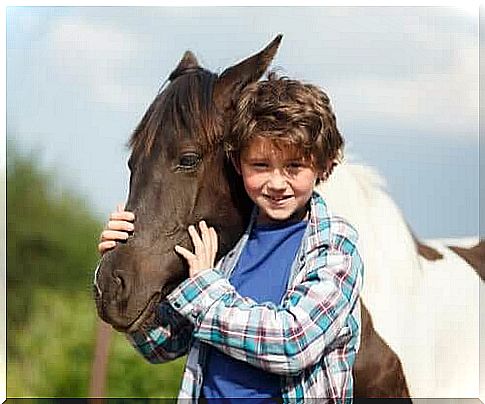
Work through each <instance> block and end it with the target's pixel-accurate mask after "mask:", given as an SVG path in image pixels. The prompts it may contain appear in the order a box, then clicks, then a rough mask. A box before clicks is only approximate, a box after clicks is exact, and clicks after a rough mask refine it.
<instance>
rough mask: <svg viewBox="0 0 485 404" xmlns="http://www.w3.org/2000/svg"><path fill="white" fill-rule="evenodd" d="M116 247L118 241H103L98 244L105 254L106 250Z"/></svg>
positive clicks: (101, 251) (100, 250) (99, 249)
mask: <svg viewBox="0 0 485 404" xmlns="http://www.w3.org/2000/svg"><path fill="white" fill-rule="evenodd" d="M114 247H116V241H103V242H101V243H99V244H98V251H99V252H100V253H101V255H102V254H104V253H105V252H106V251H108V250H110V249H112V248H114Z"/></svg>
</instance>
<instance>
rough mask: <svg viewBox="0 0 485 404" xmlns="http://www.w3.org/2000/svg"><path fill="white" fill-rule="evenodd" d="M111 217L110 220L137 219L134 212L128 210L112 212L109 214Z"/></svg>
mask: <svg viewBox="0 0 485 404" xmlns="http://www.w3.org/2000/svg"><path fill="white" fill-rule="evenodd" d="M109 219H110V220H126V221H128V222H132V221H133V220H135V215H134V214H133V212H128V211H126V210H125V211H123V212H119V211H116V212H112V213H111V214H110V215H109Z"/></svg>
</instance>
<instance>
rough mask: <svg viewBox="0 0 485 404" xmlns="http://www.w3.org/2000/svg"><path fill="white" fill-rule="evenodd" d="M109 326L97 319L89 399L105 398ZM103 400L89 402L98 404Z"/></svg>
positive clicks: (109, 337)
mask: <svg viewBox="0 0 485 404" xmlns="http://www.w3.org/2000/svg"><path fill="white" fill-rule="evenodd" d="M110 339H111V326H110V325H109V324H107V323H105V322H104V321H102V320H101V319H99V318H98V321H97V330H96V347H95V350H94V358H93V365H92V368H91V382H90V385H89V397H90V398H91V399H93V398H99V399H102V398H104V397H106V375H107V371H108V359H109V347H110ZM102 401H103V400H91V402H92V403H98V404H99V403H100V402H102Z"/></svg>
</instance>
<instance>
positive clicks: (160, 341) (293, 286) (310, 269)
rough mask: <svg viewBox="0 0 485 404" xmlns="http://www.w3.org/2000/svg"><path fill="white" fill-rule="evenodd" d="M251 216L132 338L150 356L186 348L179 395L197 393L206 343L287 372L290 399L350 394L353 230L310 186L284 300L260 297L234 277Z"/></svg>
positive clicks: (356, 260) (356, 324) (358, 281)
mask: <svg viewBox="0 0 485 404" xmlns="http://www.w3.org/2000/svg"><path fill="white" fill-rule="evenodd" d="M255 216H256V214H255V212H253V216H252V219H251V222H250V224H249V227H248V229H247V230H246V232H245V234H244V235H243V236H242V238H241V240H240V241H239V242H238V243H237V245H236V246H235V247H234V249H233V250H232V251H231V252H230V253H228V254H227V255H226V256H225V257H224V258H223V259H222V260H221V261H220V262H219V263H218V265H217V266H216V268H214V269H208V270H205V271H203V272H201V273H199V274H197V275H196V276H195V277H193V278H189V279H187V280H185V281H184V282H182V283H181V284H180V285H179V286H178V287H177V288H176V289H175V290H174V291H173V292H172V293H171V294H170V295H168V296H167V299H166V301H164V302H163V303H161V304H160V306H159V310H158V312H157V316H156V318H155V324H153V326H152V327H150V329H149V330H148V331H138V332H135V333H132V334H129V335H128V339H129V340H130V342H131V343H132V344H133V345H134V347H135V348H136V349H138V350H139V351H140V352H141V353H142V354H143V355H144V356H145V358H146V359H147V360H149V361H150V362H152V363H161V362H165V361H168V360H172V359H175V358H177V357H179V356H181V355H184V354H186V353H187V352H188V353H189V355H188V358H187V363H186V367H185V372H184V376H183V379H182V385H181V389H180V394H179V401H181V402H197V399H198V398H199V396H200V392H201V386H202V380H203V369H204V363H205V355H206V348H207V345H206V344H210V345H212V346H215V347H217V348H218V349H220V350H221V351H222V352H224V353H226V354H227V355H230V356H232V357H234V358H236V359H239V360H243V361H245V362H247V363H250V364H251V365H254V366H257V367H259V368H262V369H264V370H266V371H268V372H273V373H276V374H279V375H281V382H282V383H281V392H282V397H283V402H285V403H289V402H291V403H295V402H304V401H305V402H306V401H308V399H309V398H314V399H319V401H318V402H321V401H323V400H322V399H327V400H326V401H327V402H350V401H351V400H352V394H353V379H352V367H353V364H354V362H355V356H356V353H357V350H358V347H359V342H360V304H359V293H360V289H361V285H362V277H363V263H362V260H361V258H360V255H359V253H358V251H357V247H356V242H357V233H356V231H355V230H354V228H353V227H352V226H351V225H349V224H348V223H347V222H346V221H345V220H343V219H342V218H338V217H335V216H331V215H330V213H329V212H328V210H327V207H326V204H325V202H324V200H323V199H322V197H321V196H320V195H319V194H317V193H316V192H314V193H313V195H312V198H311V211H310V219H309V223H308V226H307V228H306V230H305V234H304V236H303V240H302V244H301V246H300V249H299V251H298V254H297V256H296V258H295V260H294V262H293V265H292V269H291V275H290V280H289V284H288V289H287V292H286V293H285V296H284V297H283V300H282V303H281V304H280V305H275V304H273V303H261V304H258V303H256V302H254V301H253V300H251V299H249V298H245V297H243V296H240V295H239V294H238V293H237V292H236V291H235V289H234V287H233V286H232V285H231V284H230V283H229V282H228V278H229V276H230V273H231V271H232V270H233V269H234V267H235V265H236V263H237V260H238V258H239V255H240V253H241V251H242V250H243V248H244V246H245V244H246V241H247V239H248V236H249V232H250V231H251V227H252V224H253V223H254V220H255ZM268 281H270V280H268Z"/></svg>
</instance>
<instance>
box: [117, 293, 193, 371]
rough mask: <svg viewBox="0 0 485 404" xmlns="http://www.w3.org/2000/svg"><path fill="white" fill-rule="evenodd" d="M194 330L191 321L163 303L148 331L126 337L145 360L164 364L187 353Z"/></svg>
mask: <svg viewBox="0 0 485 404" xmlns="http://www.w3.org/2000/svg"><path fill="white" fill-rule="evenodd" d="M193 328H194V327H193V325H192V323H191V322H190V321H188V320H187V319H186V318H184V317H183V316H181V315H180V314H179V313H177V312H176V311H175V310H173V309H172V307H171V306H170V305H169V304H168V303H167V302H162V303H161V304H160V305H159V306H158V307H157V313H156V315H155V320H154V322H153V324H151V325H150V326H149V328H148V330H141V331H136V332H133V333H129V334H126V336H127V338H128V341H130V343H131V344H132V345H133V346H134V347H135V349H136V350H137V351H139V352H140V353H141V354H142V355H143V356H144V357H145V359H147V360H148V361H149V362H151V363H162V362H167V361H171V360H173V359H176V358H178V357H179V356H182V355H185V354H186V353H187V351H188V348H189V345H190V339H191V337H192V331H193Z"/></svg>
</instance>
